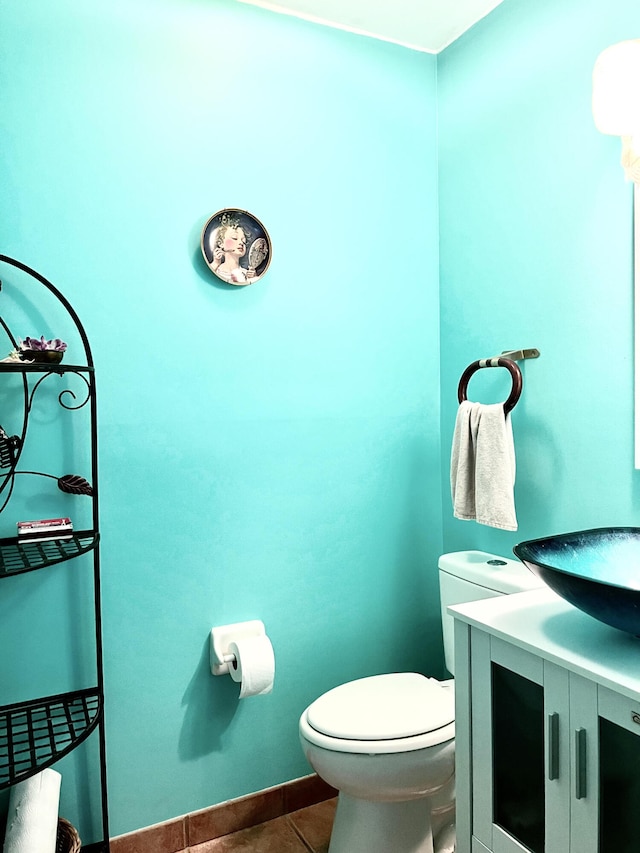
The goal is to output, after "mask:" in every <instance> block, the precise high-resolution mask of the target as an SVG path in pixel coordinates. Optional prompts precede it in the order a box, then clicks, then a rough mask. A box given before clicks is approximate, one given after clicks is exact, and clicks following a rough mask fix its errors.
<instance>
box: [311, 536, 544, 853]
mask: <svg viewBox="0 0 640 853" xmlns="http://www.w3.org/2000/svg"><path fill="white" fill-rule="evenodd" d="M438 569H439V581H440V603H441V619H442V631H443V642H444V649H445V664H446V668H447V670H448V671H449V672H450V673H451V674H452V675H453V674H454V673H453V667H454V664H453V617H451V616H450V615H449V614H448V613H447V607H449V606H451V605H454V604H462V603H464V602H469V601H476V600H478V599H482V598H491V597H493V596H497V595H508V594H510V593H515V592H524V591H526V590H530V589H537V588H539V587H540V586H542V585H543V584H542V582H541V581H540V580H539V579H538V578H536V577H535V576H534V575H533V574H531V573H530V572H529V571H528V569H526V568H525V567H524V566H523V565H522V563H519V562H516V561H515V560H508V559H504V558H502V557H497V556H495V555H493V554H487V553H485V552H483V551H457V552H455V553H451V554H444V555H442V556H441V557H440V559H439V561H438ZM299 731H300V742H301V744H302V749H303V751H304V754H305V756H306V758H307V761H308V762H309V764H310V765H311V767H312V768H313V769H314V770H315V772H316V773H317V774H318V776H320V778H321V779H324V781H325V782H327V783H328V784H329V785H332V786H333V787H334V788H336V789H337V791H338V807H337V809H336V816H335V820H334V824H333V830H332V833H331V842H330V845H329V853H452V851H453V850H454V849H455V825H454V817H455V785H454V734H455V702H454V681H453V679H448V680H445V681H438V680H437V679H435V678H428V677H427V676H424V675H421V674H419V673H416V672H395V673H390V674H388V675H374V676H369V677H367V678H360V679H357V680H356V681H350V682H348V683H347V684H341V685H339V686H338V687H334V688H333V689H332V690H329V691H328V692H327V693H324V694H323V695H322V696H320V697H319V698H318V699H316V700H315V701H314V702H312V703H311V705H309V707H308V708H306V710H305V711H304V712H303V713H302V716H301V717H300V725H299Z"/></svg>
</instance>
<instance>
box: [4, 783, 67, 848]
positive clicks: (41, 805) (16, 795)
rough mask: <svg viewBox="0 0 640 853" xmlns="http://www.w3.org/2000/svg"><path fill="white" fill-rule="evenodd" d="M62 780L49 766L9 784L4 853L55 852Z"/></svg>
mask: <svg viewBox="0 0 640 853" xmlns="http://www.w3.org/2000/svg"><path fill="white" fill-rule="evenodd" d="M61 781H62V776H61V775H60V774H59V773H58V772H57V770H52V769H51V768H50V767H49V768H47V769H46V770H42V771H41V772H40V773H36V775H35V776H31V777H30V778H29V779H25V780H24V782H18V784H17V785H14V786H13V788H11V791H10V793H9V813H8V815H7V831H6V834H5V838H4V853H55V850H56V836H57V832H58V807H59V804H60V783H61Z"/></svg>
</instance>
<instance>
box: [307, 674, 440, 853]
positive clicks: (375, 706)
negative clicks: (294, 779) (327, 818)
mask: <svg viewBox="0 0 640 853" xmlns="http://www.w3.org/2000/svg"><path fill="white" fill-rule="evenodd" d="M300 740H301V744H302V747H303V751H304V754H305V756H306V758H307V761H308V762H309V764H310V765H311V766H312V767H313V769H314V770H315V771H316V773H317V774H318V775H319V776H320V777H321V778H322V779H324V780H325V781H326V782H328V783H329V784H330V785H332V786H333V787H334V788H336V789H337V790H338V791H339V793H340V795H339V798H338V808H337V810H336V816H335V820H334V825H333V832H332V835H331V845H330V847H329V853H390V851H393V853H409V851H410V852H411V853H433V851H434V846H433V841H432V838H433V837H437V836H438V834H439V833H440V832H441V831H442V828H443V825H445V824H446V823H449V824H452V823H453V813H454V792H453V787H454V786H453V777H454V696H453V689H452V684H451V683H450V682H445V683H441V682H439V681H436V680H435V679H433V678H426V677H425V676H424V675H420V674H418V673H406V672H405V673H392V674H389V675H377V676H371V677H369V678H362V679H358V680H357V681H352V682H349V683H347V684H343V685H341V686H339V687H335V688H334V689H333V690H330V691H329V692H328V693H325V694H324V695H323V696H321V697H320V698H319V699H317V700H316V701H315V702H313V703H312V704H311V705H310V706H309V707H308V708H307V709H306V711H305V712H304V713H303V714H302V716H301V718H300ZM437 795H439V796H437ZM432 805H433V808H432ZM436 849H437V848H436Z"/></svg>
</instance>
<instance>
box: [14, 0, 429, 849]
mask: <svg viewBox="0 0 640 853" xmlns="http://www.w3.org/2000/svg"><path fill="white" fill-rule="evenodd" d="M0 40H1V45H2V50H0V87H1V91H2V109H1V110H0V134H1V140H2V152H3V156H2V159H1V161H0V186H1V187H2V192H1V193H0V237H1V239H0V246H1V249H2V252H3V253H5V254H8V255H10V256H13V257H16V258H18V259H20V260H22V261H23V262H25V263H27V264H29V265H30V266H32V267H35V268H36V269H37V270H39V271H40V272H41V273H43V274H44V275H45V276H47V277H48V278H49V279H50V280H51V281H53V283H54V284H56V285H57V286H58V287H59V288H60V289H61V290H62V291H63V292H64V293H65V294H66V296H67V297H68V298H69V299H70V301H71V302H72V304H73V305H74V306H75V308H76V310H77V311H78V313H79V315H80V317H81V319H82V321H83V323H84V325H85V327H86V329H87V332H88V334H89V338H90V340H91V344H92V348H93V353H94V358H95V362H96V366H97V387H98V411H99V422H100V472H101V479H100V500H101V516H102V525H101V527H102V541H103V550H102V564H103V573H104V608H103V609H104V641H105V654H106V660H105V670H106V671H105V675H106V692H107V709H106V711H107V750H108V763H109V793H110V811H111V831H112V833H113V834H119V833H122V832H126V831H129V830H132V829H135V828H138V827H140V826H145V825H148V824H151V823H154V822H156V821H160V820H164V819H168V818H170V817H173V816H175V815H179V814H183V813H185V812H189V811H192V810H195V809H198V808H202V807H204V806H207V805H210V804H212V803H217V802H220V801H223V800H225V799H227V798H231V797H236V796H240V795H243V794H246V793H249V792H251V791H256V790H259V789H262V788H265V787H267V786H270V785H274V784H278V783H281V782H283V781H287V780H290V779H293V778H296V777H299V776H302V775H305V774H307V773H308V772H310V768H309V767H308V766H307V765H306V763H305V761H304V758H303V757H302V754H301V749H300V747H299V743H298V734H297V722H298V717H299V714H300V713H301V711H302V710H303V708H304V707H305V705H306V704H307V703H308V702H309V701H311V700H312V699H313V698H315V697H316V696H318V695H319V694H320V693H321V692H322V691H324V690H326V689H328V688H329V687H331V686H333V685H335V684H337V683H339V682H341V681H344V680H348V679H350V678H353V677H357V676H362V675H368V674H373V673H377V672H383V671H388V670H393V669H404V668H415V669H418V670H422V671H424V672H429V673H435V674H440V672H441V646H440V639H439V626H438V612H439V611H438V597H437V574H436V562H437V555H438V554H439V553H440V552H441V550H442V521H441V519H442V507H441V503H440V478H441V472H440V412H439V395H440V379H439V302H438V300H439V294H438V208H437V155H436V60H435V57H432V56H427V55H422V54H418V53H414V52H411V51H409V50H406V49H403V48H400V47H396V46H393V45H389V44H384V43H380V42H375V41H372V40H369V39H365V38H361V37H357V36H352V35H349V34H346V33H341V32H337V31H332V30H329V29H326V28H322V27H317V26H313V25H311V24H306V23H304V22H301V21H297V20H295V19H293V18H287V17H282V16H275V15H272V14H269V13H266V12H263V11H261V10H258V9H254V8H251V7H249V6H245V5H242V4H237V3H235V2H224V0H217V2H215V0H214V2H211V0H153V2H151V0H136V2H135V3H131V2H126V3H125V2H113V0H110V2H109V3H105V2H102V0H98V2H92V3H86V2H84V0H57V2H56V3H51V2H45V0H24V2H22V3H19V4H3V5H2V7H1V9H0ZM224 207H239V208H242V209H246V210H249V211H251V212H252V213H254V214H255V215H256V216H257V217H259V219H260V220H261V221H262V222H263V223H264V224H265V226H266V227H267V228H268V230H269V232H270V236H271V238H272V241H273V247H274V249H273V261H272V263H271V267H270V269H269V272H268V274H267V276H265V278H264V279H262V280H261V281H260V282H258V283H257V284H255V285H253V286H251V287H246V288H232V287H229V286H226V285H222V284H220V283H218V282H217V280H216V279H215V277H214V276H213V275H212V274H211V273H210V272H209V270H208V269H207V267H206V266H205V265H204V263H203V261H202V259H201V257H200V249H199V240H200V232H201V229H202V227H203V225H204V223H205V222H206V220H207V219H208V217H209V216H210V215H211V214H212V213H214V212H215V211H216V210H219V209H221V208H224ZM34 331H37V330H28V331H26V334H31V333H32V332H34ZM5 405H6V404H5ZM3 417H4V416H3ZM7 512H9V510H7ZM15 520H16V518H15V517H13V518H11V524H13V523H15ZM63 578H64V580H63ZM69 586H70V588H68V587H69ZM2 587H3V588H2V597H1V598H0V644H1V646H2V648H9V647H11V646H10V643H11V641H12V639H13V638H14V637H15V636H16V634H17V635H18V636H20V637H21V638H23V637H24V636H25V635H28V637H26V639H25V642H27V650H28V654H25V653H24V651H25V650H24V649H23V651H22V652H21V651H20V649H18V651H17V652H16V653H15V654H13V655H2V656H1V657H2V659H1V661H0V685H2V687H1V688H0V689H1V690H2V697H3V698H2V700H0V701H5V699H4V697H5V696H6V697H11V700H14V699H15V698H16V695H17V698H25V696H23V695H22V694H23V693H24V694H27V693H28V690H30V689H31V688H32V685H29V684H27V683H26V682H27V681H33V682H35V686H33V689H34V690H36V691H37V690H38V689H41V685H42V683H43V681H42V679H44V680H45V681H46V683H47V687H49V686H50V684H54V685H55V684H57V683H58V680H57V677H56V667H58V665H59V664H58V661H59V659H60V656H61V654H62V653H63V652H65V651H68V649H69V648H72V649H73V651H74V654H75V655H76V656H77V657H78V658H81V657H82V649H81V647H79V646H81V644H80V642H79V641H78V636H82V635H81V631H80V629H81V628H82V627H83V625H84V620H81V624H80V626H79V627H78V631H79V632H80V633H79V634H78V633H77V632H76V635H75V641H73V642H72V640H70V639H69V637H68V636H67V634H66V633H65V629H64V628H62V627H60V626H61V625H64V624H65V623H66V617H67V616H68V615H70V614H71V615H72V618H73V617H74V616H75V612H76V611H75V608H74V605H76V604H78V602H80V603H81V602H82V600H83V598H82V596H83V595H84V594H85V590H84V589H83V587H81V581H78V587H77V588H76V587H75V586H73V585H69V582H68V580H67V575H63V573H62V571H59V570H58V569H55V570H54V569H51V570H49V571H48V572H47V573H45V572H42V573H34V574H33V575H28V576H27V575H25V576H23V577H18V578H13V579H11V581H6V582H5V583H4V584H3V585H2ZM58 587H60V588H58ZM53 600H55V601H56V609H55V611H54V612H52V608H51V606H50V603H51V601H53ZM255 618H258V619H262V620H264V622H265V624H266V626H267V630H268V632H269V634H270V636H271V639H272V642H273V645H274V649H275V655H276V666H277V674H276V685H275V690H274V692H273V693H272V694H270V695H268V696H264V697H258V698H252V699H246V700H242V701H240V702H239V701H238V699H237V694H238V687H237V685H235V684H234V683H233V682H231V680H230V679H227V678H218V679H216V678H213V677H212V676H211V675H210V674H209V672H208V646H207V642H208V633H209V630H210V628H211V627H212V626H214V625H221V624H226V623H228V622H236V621H241V620H244V619H255ZM26 620H28V625H29V626H30V627H29V630H28V631H27V630H25V628H24V626H25V625H26V624H27V621H26ZM54 623H55V624H54ZM42 625H44V626H45V627H46V631H45V636H44V637H43V636H42V634H43V632H42V631H41V630H40V626H42ZM54 629H55V630H54ZM52 632H53V635H54V636H55V641H54V640H52V639H51V636H52ZM88 654H89V653H88V651H86V653H85V657H86V656H87V655H88ZM89 657H90V656H89ZM84 665H86V666H87V667H88V666H89V663H88V662H86V661H85V664H83V663H82V662H81V663H79V664H78V669H80V670H82V669H83V668H84ZM25 672H28V673H29V674H30V678H29V679H25ZM70 677H71V676H70ZM54 689H55V688H54ZM29 695H31V694H29ZM80 763H81V764H82V762H80ZM70 764H71V763H70ZM65 767H66V765H65ZM83 772H86V770H85V768H84V765H83V766H81V767H79V768H76V767H75V765H74V766H73V767H70V769H69V772H68V773H67V771H66V769H65V770H64V773H65V781H64V782H63V803H62V812H63V813H64V814H65V815H66V816H68V817H70V818H71V819H74V820H77V821H79V822H80V823H81V829H82V830H83V834H84V835H85V837H86V832H85V830H84V825H85V824H86V823H87V817H86V812H87V810H88V809H89V806H88V804H87V802H86V801H85V800H86V798H85V797H83V800H82V801H81V806H80V807H81V810H82V811H83V814H82V815H78V814H77V807H76V803H75V788H76V784H77V787H78V788H80V790H83V791H84V787H83V784H82V782H78V783H76V781H75V780H76V777H77V776H78V777H81V776H82V773H83ZM88 831H89V830H87V832H88Z"/></svg>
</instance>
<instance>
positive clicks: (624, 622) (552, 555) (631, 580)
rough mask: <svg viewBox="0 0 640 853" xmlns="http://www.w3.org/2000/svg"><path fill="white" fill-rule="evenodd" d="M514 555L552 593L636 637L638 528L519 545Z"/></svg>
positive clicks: (639, 613) (639, 625)
mask: <svg viewBox="0 0 640 853" xmlns="http://www.w3.org/2000/svg"><path fill="white" fill-rule="evenodd" d="M513 552H514V554H515V555H516V556H517V557H518V558H519V559H520V560H522V562H523V563H524V564H525V566H526V567H527V568H528V569H529V570H530V571H532V572H533V573H534V574H535V575H537V576H538V577H539V578H541V580H543V581H544V582H545V583H546V584H547V586H549V587H550V588H551V589H552V590H553V591H554V592H557V593H558V595H560V596H562V598H564V599H565V600H566V601H568V602H569V603H570V604H573V605H574V606H575V607H577V608H579V609H580V610H582V611H584V612H585V613H588V614H589V616H593V617H594V618H595V619H599V620H600V622H605V623H606V624H607V625H613V627H614V628H619V629H620V630H621V631H627V632H628V633H630V634H635V635H636V636H639V635H640V527H601V528H596V529H595V530H580V531H578V532H576V533H563V534H561V535H558V536H548V537H546V538H544V539H531V540H529V541H528V542H520V543H519V544H518V545H516V546H515V548H514V549H513Z"/></svg>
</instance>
